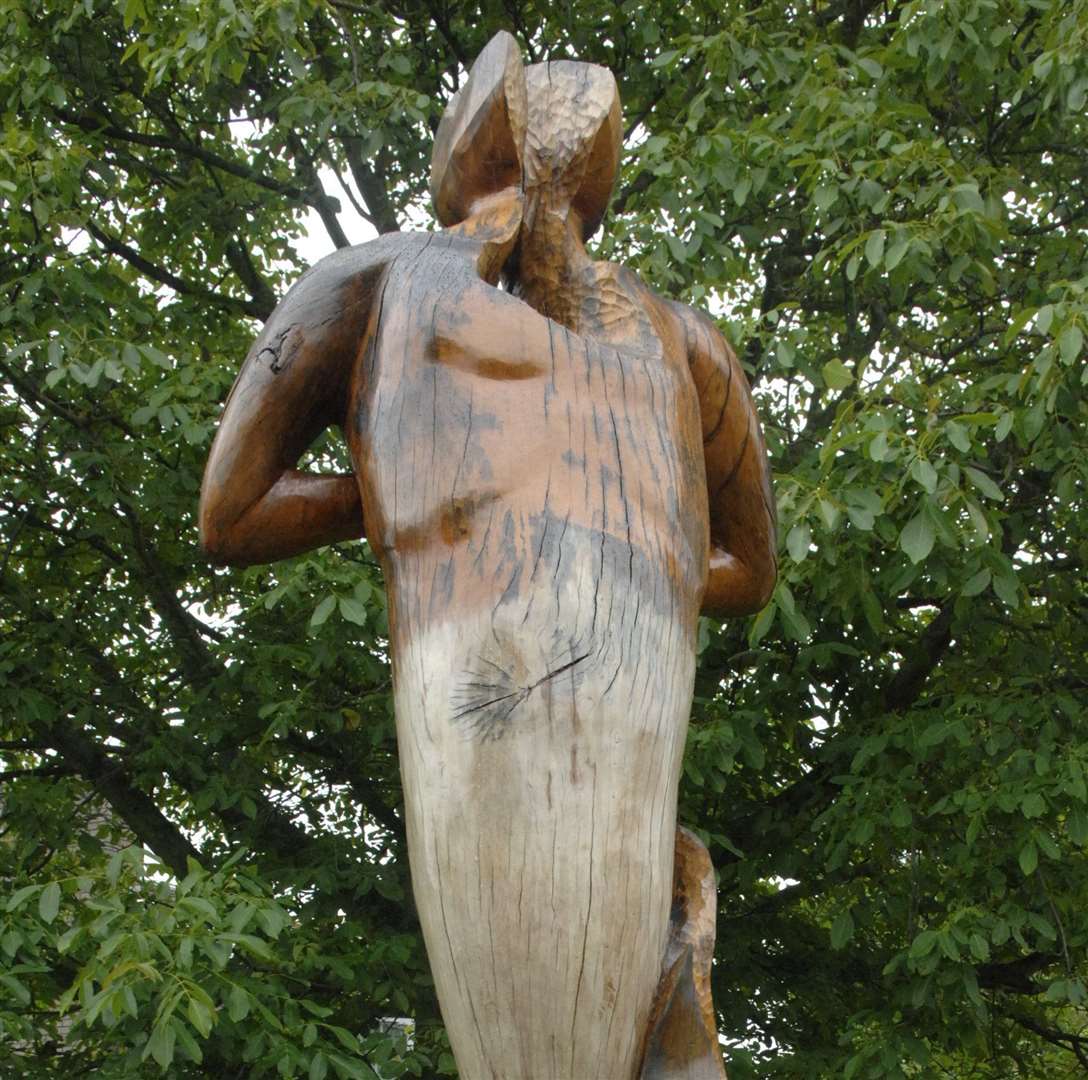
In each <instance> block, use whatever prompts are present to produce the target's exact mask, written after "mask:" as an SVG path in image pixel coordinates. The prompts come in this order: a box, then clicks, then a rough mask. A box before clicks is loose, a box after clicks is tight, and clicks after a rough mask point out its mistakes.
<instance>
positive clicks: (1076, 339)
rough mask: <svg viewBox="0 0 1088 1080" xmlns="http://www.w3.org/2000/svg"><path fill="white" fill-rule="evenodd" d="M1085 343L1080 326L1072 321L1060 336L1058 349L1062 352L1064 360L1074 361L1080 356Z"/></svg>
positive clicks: (1067, 361) (1068, 362)
mask: <svg viewBox="0 0 1088 1080" xmlns="http://www.w3.org/2000/svg"><path fill="white" fill-rule="evenodd" d="M1083 345H1084V334H1083V333H1082V332H1081V328H1080V327H1079V326H1076V325H1074V324H1072V323H1071V324H1070V325H1069V326H1067V327H1066V328H1065V329H1064V330H1063V331H1062V333H1061V337H1059V338H1058V350H1059V351H1060V352H1061V357H1062V360H1063V361H1065V363H1067V364H1071V363H1073V361H1074V360H1076V359H1077V358H1078V357H1079V356H1080V351H1081V348H1082V347H1083Z"/></svg>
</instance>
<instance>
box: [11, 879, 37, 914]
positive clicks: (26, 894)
mask: <svg viewBox="0 0 1088 1080" xmlns="http://www.w3.org/2000/svg"><path fill="white" fill-rule="evenodd" d="M40 888H41V886H40V885H24V886H23V887H22V888H20V889H16V890H15V892H13V893H12V894H11V896H9V897H8V902H7V903H6V904H5V905H4V910H5V911H9V912H10V911H17V910H18V909H19V908H21V907H22V906H23V904H24V903H26V901H27V900H29V899H30V897H32V896H33V895H34V894H35V893H36V892H37V891H38V890H39V889H40Z"/></svg>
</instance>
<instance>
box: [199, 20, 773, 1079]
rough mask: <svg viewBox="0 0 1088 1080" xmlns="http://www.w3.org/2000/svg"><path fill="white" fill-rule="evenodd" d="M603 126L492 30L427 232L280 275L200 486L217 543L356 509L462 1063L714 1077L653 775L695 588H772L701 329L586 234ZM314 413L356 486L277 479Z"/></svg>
mask: <svg viewBox="0 0 1088 1080" xmlns="http://www.w3.org/2000/svg"><path fill="white" fill-rule="evenodd" d="M477 80H478V81H477ZM619 131H620V122H619V106H618V95H617V93H616V88H615V83H614V81H613V79H612V77H611V75H610V74H609V73H608V72H607V71H605V70H604V69H601V68H594V67H592V66H591V65H582V64H575V63H572V62H561V63H553V64H549V65H540V66H534V67H531V68H528V69H525V70H523V69H522V68H521V66H520V59H519V58H518V57H517V55H516V51H515V50H512V49H511V47H510V42H509V41H506V40H504V39H503V38H502V37H499V38H498V39H496V41H495V42H493V43H492V45H490V46H489V47H488V50H487V51H485V54H484V55H483V56H482V57H481V60H480V62H479V63H478V65H477V66H476V67H475V68H474V69H473V72H472V76H471V78H470V80H469V83H468V84H467V85H466V86H465V87H464V88H463V90H462V92H461V96H460V97H459V99H458V101H457V102H456V103H455V104H453V105H451V115H450V116H449V117H448V118H447V120H446V121H444V122H443V129H440V132H439V137H438V140H437V145H436V158H435V168H434V172H433V178H434V183H435V188H436V192H437V193H438V194H436V202H438V203H439V213H440V216H442V218H443V220H444V221H445V222H446V223H447V224H448V225H449V226H450V227H449V228H447V229H446V230H445V231H443V232H441V233H435V234H398V235H396V236H391V237H385V238H382V239H381V240H379V241H375V242H374V243H373V244H370V245H365V246H364V247H362V248H358V249H353V250H350V251H345V252H339V253H337V255H335V256H332V257H330V258H329V259H328V260H325V261H324V262H322V263H321V264H319V265H318V267H316V268H315V269H314V270H313V271H311V272H310V274H308V275H307V276H306V277H304V278H303V279H302V281H300V283H299V284H298V285H297V286H295V288H294V289H292V290H291V292H290V293H289V294H288V295H287V297H286V298H285V299H284V301H283V303H282V304H281V305H280V307H279V308H278V309H277V311H276V312H275V314H274V315H273V317H272V319H271V320H270V321H269V324H268V325H267V326H266V327H265V330H264V332H263V333H262V335H261V337H260V339H259V340H258V342H257V343H256V344H255V345H254V348H253V350H251V352H250V355H249V357H248V358H247V361H246V364H245V365H244V367H243V370H242V373H241V375H240V376H239V380H238V383H237V385H236V387H235V390H234V391H233V392H232V395H231V398H230V399H229V401H228V403H227V407H226V410H225V413H224V417H223V422H222V425H221V427H220V431H219V434H218V436H217V438H216V442H215V446H214V447H213V451H212V455H211V458H210V460H209V464H208V469H207V472H206V476H205V485H204V490H203V493H202V507H201V528H202V535H203V537H204V542H205V544H206V546H207V547H208V548H209V550H210V551H211V552H212V553H213V555H214V556H215V557H217V558H218V559H220V560H221V561H232V562H243V563H244V562H252V561H258V560H261V559H271V558H277V557H282V556H283V555H288V554H293V553H294V552H296V551H298V550H302V549H304V548H305V547H308V546H317V545H318V544H322V543H329V542H332V541H334V540H337V539H341V538H344V537H347V536H352V535H361V534H362V533H363V531H364V530H365V534H366V536H367V537H368V539H369V541H370V543H371V545H372V547H373V548H374V550H375V552H376V553H377V554H378V557H379V558H380V560H381V563H382V566H383V569H384V572H385V578H386V584H387V588H388V595H389V611H390V628H391V652H392V657H393V667H394V692H395V702H396V714H397V733H398V742H399V746H400V753H401V771H402V775H403V780H404V794H405V813H406V816H407V831H408V842H409V856H410V860H411V867H412V876H413V888H414V892H415V897H416V903H417V907H418V909H419V913H420V919H421V923H422V926H423V932H424V937H425V940H426V943H427V949H428V955H429V958H430V961H431V966H432V969H433V972H434V976H435V981H436V985H437V989H438V995H439V1001H440V1004H441V1007H442V1012H443V1017H444V1019H445V1021H446V1025H447V1027H448V1030H449V1033H450V1039H451V1043H452V1046H453V1050H454V1054H455V1057H456V1059H457V1062H458V1067H459V1069H460V1072H461V1075H462V1076H463V1077H465V1078H467V1080H483V1078H495V1080H500V1078H501V1080H563V1078H566V1080H582V1078H590V1077H600V1078H608V1080H634V1078H635V1077H636V1076H639V1075H641V1076H643V1077H645V1078H646V1080H650V1078H651V1077H652V1078H654V1080H661V1078H663V1077H666V1076H668V1077H672V1076H676V1077H692V1078H694V1077H700V1078H702V1077H709V1076H711V1075H713V1076H720V1075H721V1073H720V1063H719V1066H718V1068H719V1072H717V1073H711V1072H707V1071H706V1069H707V1068H709V1065H708V1064H707V1062H708V1061H709V1060H710V1059H711V1058H713V1055H714V1054H715V1053H716V1047H717V1040H716V1033H715V1032H714V1019H713V1010H712V1007H711V1005H710V1000H709V982H708V973H709V957H710V955H711V952H712V944H713V932H712V931H713V914H712V913H713V899H712V895H711V898H710V899H709V900H707V894H706V883H707V880H708V877H707V875H708V873H709V864H708V862H706V863H704V862H703V861H700V860H701V859H702V856H700V855H699V851H698V850H697V848H696V847H695V846H693V843H692V842H691V840H690V838H687V839H685V838H684V837H683V835H682V836H681V840H680V841H679V847H677V846H676V841H675V826H676V794H677V784H678V781H679V774H680V763H681V756H682V753H683V748H684V742H685V736H686V728H687V720H688V712H689V710H690V706H691V694H692V686H693V679H694V667H695V637H696V624H697V618H698V615H699V612H700V608H701V606H702V605H703V604H704V603H708V604H710V605H711V606H712V607H713V608H714V609H715V610H720V611H729V612H734V613H736V612H741V611H749V610H755V609H756V608H757V607H758V606H759V605H760V604H761V603H762V602H763V600H764V599H765V598H766V596H767V595H768V593H769V590H770V587H771V585H772V584H773V580H774V547H773V545H774V524H773V504H772V502H771V499H770V491H769V486H768V480H767V469H766V457H765V453H764V451H763V447H762V440H761V437H760V433H759V425H758V421H757V419H756V417H755V412H754V409H753V407H752V403H751V398H750V395H749V394H748V390H747V384H746V382H745V379H744V375H743V372H742V371H741V370H740V367H739V365H738V363H737V361H736V358H735V356H733V354H732V353H731V352H730V351H729V350H728V348H727V347H726V346H725V344H724V342H722V340H721V338H720V336H718V334H717V331H716V330H715V329H714V328H713V325H712V324H711V323H710V322H709V321H707V320H705V319H703V318H702V317H701V316H697V315H695V314H694V313H693V312H690V311H689V310H688V309H686V308H683V307H681V306H679V305H676V304H673V303H671V302H669V301H666V300H662V299H660V298H658V297H656V296H655V295H654V294H653V293H652V292H651V291H650V290H649V289H647V288H646V287H645V286H644V285H643V284H642V282H641V281H640V280H639V279H638V278H637V277H636V276H635V275H634V274H632V273H630V272H629V271H627V270H625V269H624V268H623V267H620V266H616V265H612V264H607V263H598V262H594V261H593V260H592V259H591V258H590V257H589V255H588V254H587V252H586V250H585V246H584V240H585V238H586V236H587V235H589V234H590V233H591V232H592V230H593V228H595V226H596V222H597V221H598V220H599V218H600V214H601V213H602V212H603V208H604V206H605V205H606V203H607V195H608V191H609V190H610V188H611V183H612V179H613V178H614V174H615V169H616V163H617V161H618V146H619ZM511 146H514V147H515V150H516V153H514V154H513V155H512V154H511V152H510V147H511ZM476 147H478V148H480V155H481V161H474V158H473V154H474V148H476ZM496 148H498V149H497V150H496ZM515 161H516V162H517V168H516V169H515V168H514V164H513V163H514V162H515ZM522 166H524V174H522V172H521V169H522ZM451 177H452V178H454V179H452V180H451V179H450V178H451ZM451 185H452V186H451ZM500 277H501V279H502V284H504V286H505V288H499V287H497V285H498V284H499V281H500ZM331 423H339V424H341V425H342V426H343V428H344V431H345V435H346V437H347V441H348V445H349V448H350V451H351V457H352V462H353V466H354V478H353V479H352V478H322V477H316V476H304V475H302V474H299V473H297V472H296V471H295V470H294V467H295V465H296V463H297V460H298V457H299V455H300V454H301V452H302V451H303V449H304V448H305V446H306V445H307V444H308V442H309V441H310V440H311V439H312V438H313V437H314V435H315V434H316V433H317V432H318V431H320V430H321V428H322V427H324V426H327V425H328V424H331ZM704 855H705V853H704ZM677 859H678V860H679V861H675V862H674V860H677ZM674 868H676V869H677V872H676V873H675V874H674ZM674 877H675V880H676V882H677V884H676V890H678V891H676V892H675V893H674ZM710 880H711V885H712V879H710ZM675 897H681V898H682V899H683V903H681V904H680V905H679V907H677V908H676V910H680V909H683V911H684V912H685V913H686V915H685V919H683V920H681V923H682V925H679V926H673V927H672V930H671V931H670V910H671V909H673V908H674V900H675ZM708 926H709V927H710V936H709V939H708V937H707V927H708ZM708 940H709V942H710V944H709V945H708V944H707V942H708ZM670 942H671V944H670ZM678 942H679V943H680V944H679V945H678V944H677V943H678ZM677 950H679V951H677ZM700 1025H701V1027H700ZM699 1031H701V1032H702V1034H701V1035H699V1034H698V1032H699ZM708 1047H709V1048H710V1049H709V1050H708V1049H707V1048H708ZM644 1059H645V1068H643V1064H644ZM669 1069H673V1070H674V1071H672V1072H670V1071H668V1070H669ZM685 1069H686V1070H688V1071H684V1070H685ZM655 1070H656V1071H655ZM676 1070H678V1071H676ZM700 1070H702V1071H700Z"/></svg>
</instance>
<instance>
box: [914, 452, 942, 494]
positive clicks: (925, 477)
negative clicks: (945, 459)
mask: <svg viewBox="0 0 1088 1080" xmlns="http://www.w3.org/2000/svg"><path fill="white" fill-rule="evenodd" d="M910 474H911V476H913V477H914V479H915V480H917V481H918V483H919V484H920V485H921V487H922V488H923V489H924V490H925V491H927V492H929V494H930V495H932V494H933V493H934V492H935V491H936V490H937V470H936V469H935V468H933V466H932V465H931V464H930V463H929V462H928V461H926V459H925V458H922V457H916V458H915V459H914V460H913V461H912V462H911V463H910Z"/></svg>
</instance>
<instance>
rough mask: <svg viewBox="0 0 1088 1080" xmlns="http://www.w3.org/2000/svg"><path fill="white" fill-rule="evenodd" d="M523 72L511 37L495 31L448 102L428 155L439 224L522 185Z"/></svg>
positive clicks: (447, 223)
mask: <svg viewBox="0 0 1088 1080" xmlns="http://www.w3.org/2000/svg"><path fill="white" fill-rule="evenodd" d="M525 116H526V92H525V69H524V67H523V65H522V62H521V54H520V52H519V51H518V46H517V42H516V41H515V40H514V38H513V37H512V36H511V35H510V34H508V33H506V31H505V30H500V31H499V33H497V34H496V35H495V36H494V37H493V38H492V39H491V40H490V41H489V42H488V43H487V46H486V47H485V48H484V51H483V52H482V53H480V55H479V56H478V57H477V58H476V62H475V63H474V64H473V65H472V70H471V71H470V72H469V76H468V81H467V82H466V83H465V85H464V86H462V87H461V89H460V90H458V91H457V93H456V94H455V95H454V96H453V98H452V99H451V100H450V103H449V105H447V106H446V111H445V113H444V114H443V116H442V122H441V123H440V124H439V125H438V132H437V134H436V135H435V139H434V151H433V153H432V154H431V198H432V199H433V200H434V208H435V215H436V216H437V218H438V220H439V222H440V223H441V224H442V225H444V226H447V227H448V226H450V225H456V224H457V223H458V222H460V221H463V220H464V219H465V218H466V217H467V216H468V213H469V210H470V209H471V207H472V204H473V203H474V202H475V201H476V200H477V199H480V198H484V197H486V196H487V195H493V194H495V193H496V192H498V191H502V190H503V189H504V188H508V187H510V186H512V185H520V183H521V158H522V146H523V144H524V142H525Z"/></svg>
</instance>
